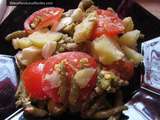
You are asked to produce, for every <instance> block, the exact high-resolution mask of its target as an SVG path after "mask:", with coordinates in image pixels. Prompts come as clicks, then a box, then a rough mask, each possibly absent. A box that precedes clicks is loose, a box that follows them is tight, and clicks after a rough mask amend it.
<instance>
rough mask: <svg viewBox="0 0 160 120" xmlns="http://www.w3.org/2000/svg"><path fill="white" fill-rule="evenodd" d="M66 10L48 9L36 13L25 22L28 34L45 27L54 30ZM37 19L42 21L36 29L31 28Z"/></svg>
mask: <svg viewBox="0 0 160 120" xmlns="http://www.w3.org/2000/svg"><path fill="white" fill-rule="evenodd" d="M63 11H64V9H62V8H54V7H48V8H43V9H40V10H38V11H36V12H34V13H33V14H32V15H31V16H29V17H28V18H27V19H26V20H25V22H24V28H25V30H26V32H28V33H32V32H34V31H36V30H40V29H42V28H44V27H48V26H52V27H54V28H56V27H57V25H58V23H59V21H60V19H61V17H62V13H63ZM36 17H40V18H41V21H40V22H39V23H38V25H37V26H36V28H35V29H32V28H31V27H30V24H31V23H32V22H33V21H34V20H35V19H36Z"/></svg>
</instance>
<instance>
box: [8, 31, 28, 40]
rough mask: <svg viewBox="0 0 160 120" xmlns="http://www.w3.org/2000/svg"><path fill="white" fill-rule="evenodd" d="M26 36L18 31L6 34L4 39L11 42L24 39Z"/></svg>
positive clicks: (23, 32)
mask: <svg viewBox="0 0 160 120" xmlns="http://www.w3.org/2000/svg"><path fill="white" fill-rule="evenodd" d="M26 36H28V33H26V32H25V31H24V30H18V31H15V32H12V33H10V34H8V35H7V36H6V37H5V40H7V41H11V40H12V39H15V38H22V37H26Z"/></svg>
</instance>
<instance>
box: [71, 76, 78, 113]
mask: <svg viewBox="0 0 160 120" xmlns="http://www.w3.org/2000/svg"><path fill="white" fill-rule="evenodd" d="M79 92H80V88H79V86H78V85H77V83H76V81H75V79H72V81H71V90H70V94H69V98H68V99H69V105H70V109H71V111H77V110H76V109H77V106H76V103H77V100H78V97H79Z"/></svg>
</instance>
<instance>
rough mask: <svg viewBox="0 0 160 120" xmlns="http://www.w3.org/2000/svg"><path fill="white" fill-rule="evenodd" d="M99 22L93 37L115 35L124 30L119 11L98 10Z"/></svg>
mask: <svg viewBox="0 0 160 120" xmlns="http://www.w3.org/2000/svg"><path fill="white" fill-rule="evenodd" d="M97 14H98V22H97V26H96V28H95V30H94V32H93V36H92V38H93V39H95V38H96V37H100V36H101V35H103V34H105V35H108V36H115V35H118V34H120V33H123V32H124V26H123V24H122V20H121V19H120V18H119V17H118V15H117V13H115V12H114V11H112V10H102V9H98V10H97Z"/></svg>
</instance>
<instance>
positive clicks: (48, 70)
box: [42, 52, 97, 104]
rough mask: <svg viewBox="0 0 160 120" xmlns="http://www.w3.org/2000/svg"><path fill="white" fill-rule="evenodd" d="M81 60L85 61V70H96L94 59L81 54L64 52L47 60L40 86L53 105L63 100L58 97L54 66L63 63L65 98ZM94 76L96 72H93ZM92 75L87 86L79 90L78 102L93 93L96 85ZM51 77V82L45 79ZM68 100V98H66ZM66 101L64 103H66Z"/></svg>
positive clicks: (58, 82)
mask: <svg viewBox="0 0 160 120" xmlns="http://www.w3.org/2000/svg"><path fill="white" fill-rule="evenodd" d="M82 60H84V61H86V63H85V64H84V66H85V67H86V68H94V69H96V66H97V65H96V61H95V59H94V58H92V57H91V56H89V55H88V54H86V53H83V52H65V53H60V54H57V55H55V56H53V57H51V58H49V59H48V60H47V61H46V63H45V67H44V72H43V81H42V86H43V90H44V92H45V93H46V94H47V95H48V96H49V98H51V99H52V100H53V102H54V103H57V104H58V103H62V102H63V100H62V99H61V97H60V93H59V89H60V87H61V83H60V80H57V79H58V78H59V76H58V73H57V70H56V66H57V65H58V64H60V63H62V62H63V63H64V68H65V72H66V77H65V78H66V80H65V81H66V82H67V86H66V88H67V92H66V94H67V96H69V94H70V88H71V80H72V79H73V76H74V75H75V73H76V72H77V71H79V70H80V69H81V67H82V66H81V62H82ZM95 74H96V72H95ZM95 74H94V75H93V76H92V77H91V79H90V80H89V82H88V83H87V85H86V86H85V87H84V88H82V89H80V94H79V98H78V101H84V100H86V99H87V97H88V95H89V94H90V93H91V92H92V91H93V88H94V87H95V85H96V75H95ZM49 75H50V76H51V75H52V80H48V79H46V76H49ZM67 99H68V98H67ZM67 99H66V101H67Z"/></svg>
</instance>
